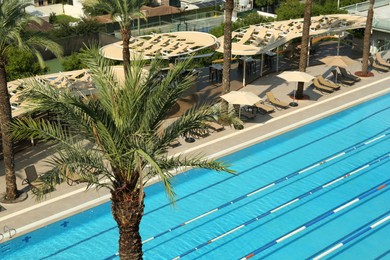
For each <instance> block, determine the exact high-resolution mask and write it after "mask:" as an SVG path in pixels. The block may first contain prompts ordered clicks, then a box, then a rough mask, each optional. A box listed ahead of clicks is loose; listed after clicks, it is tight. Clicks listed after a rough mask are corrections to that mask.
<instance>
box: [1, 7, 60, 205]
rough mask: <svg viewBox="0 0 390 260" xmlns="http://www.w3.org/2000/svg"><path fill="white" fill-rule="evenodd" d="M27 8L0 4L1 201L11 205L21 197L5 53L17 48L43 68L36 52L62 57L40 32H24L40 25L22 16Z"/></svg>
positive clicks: (34, 20) (36, 20) (36, 19)
mask: <svg viewBox="0 0 390 260" xmlns="http://www.w3.org/2000/svg"><path fill="white" fill-rule="evenodd" d="M30 5H31V1H28V0H3V1H0V24H1V29H0V128H1V137H2V147H3V155H4V169H5V178H6V193H5V197H4V198H1V199H2V200H3V201H5V202H7V201H8V202H12V201H14V200H15V199H17V197H18V196H19V195H20V193H19V191H18V189H17V185H16V176H15V160H14V151H13V145H12V138H11V136H10V134H9V123H10V122H11V119H12V113H11V105H10V96H9V93H8V88H7V73H6V66H7V54H6V53H7V50H8V49H9V48H10V47H17V48H21V49H24V50H27V51H29V52H32V53H34V54H35V55H36V56H37V57H38V60H39V61H40V63H41V65H42V66H43V65H44V62H43V59H42V56H41V54H40V53H39V52H38V50H37V49H36V48H41V49H45V48H46V49H48V50H51V51H52V52H54V53H55V54H56V55H60V54H61V53H62V51H61V48H60V47H59V45H58V44H56V43H55V42H53V41H51V40H49V39H47V38H46V37H44V36H42V35H41V34H40V33H39V32H35V33H32V32H27V31H24V29H25V27H26V26H27V25H28V24H29V23H31V22H36V23H40V21H41V20H39V19H38V18H36V17H33V16H31V15H29V14H27V13H26V12H25V8H26V7H28V6H30Z"/></svg>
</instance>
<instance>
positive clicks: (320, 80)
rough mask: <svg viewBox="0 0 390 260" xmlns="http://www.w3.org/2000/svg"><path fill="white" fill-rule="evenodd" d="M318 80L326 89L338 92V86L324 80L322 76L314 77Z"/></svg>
mask: <svg viewBox="0 0 390 260" xmlns="http://www.w3.org/2000/svg"><path fill="white" fill-rule="evenodd" d="M316 78H317V79H318V82H320V84H321V85H323V86H326V87H328V88H332V89H333V90H339V89H340V85H339V84H337V83H334V82H332V81H330V80H326V79H325V78H324V77H323V76H322V75H319V76H317V77H316Z"/></svg>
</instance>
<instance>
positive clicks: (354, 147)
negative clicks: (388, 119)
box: [142, 129, 390, 244]
mask: <svg viewBox="0 0 390 260" xmlns="http://www.w3.org/2000/svg"><path fill="white" fill-rule="evenodd" d="M387 130H388V129H386V130H384V131H382V132H379V133H378V134H376V135H375V137H370V138H367V139H365V140H363V141H361V142H359V143H356V144H354V145H352V146H350V147H348V148H346V149H344V150H343V151H341V152H336V153H334V154H332V155H330V156H329V157H327V158H326V159H321V160H319V161H317V162H315V163H313V164H312V165H310V166H308V167H305V168H303V169H300V170H298V171H296V172H293V173H291V174H289V175H286V176H284V177H282V178H280V179H278V180H276V181H274V182H271V183H268V184H266V185H264V186H262V187H260V188H257V189H255V190H252V191H250V192H248V193H247V194H245V195H242V196H240V197H238V198H235V199H234V200H231V201H229V202H227V203H224V204H222V205H220V206H218V207H216V208H214V209H211V210H209V211H207V212H205V213H203V214H201V215H198V216H196V217H194V218H192V219H190V220H187V221H185V222H182V223H180V224H179V225H177V226H175V227H172V228H170V229H167V230H165V231H163V232H161V233H159V234H157V235H155V236H153V237H149V238H147V239H145V240H143V241H142V244H145V243H148V242H150V241H152V240H154V239H156V238H158V237H161V236H163V235H165V234H167V233H169V232H172V231H174V230H176V229H178V228H180V227H183V226H185V225H187V224H189V223H191V222H194V221H196V220H199V219H201V218H204V217H206V216H208V215H210V214H212V213H214V212H216V211H218V210H220V209H223V208H225V207H228V206H230V205H232V204H234V203H236V202H238V201H240V200H243V199H246V198H248V197H250V196H252V195H255V194H257V193H259V192H261V191H264V190H266V189H268V188H271V187H273V186H275V185H277V184H279V183H282V182H284V181H286V180H288V179H291V178H293V177H295V176H298V175H300V174H302V173H305V172H307V171H309V170H311V169H314V168H316V167H318V166H320V165H322V164H324V163H327V162H330V161H332V160H334V159H336V158H339V157H341V156H343V155H346V154H348V153H349V152H352V151H355V150H357V149H359V148H361V147H363V146H365V145H368V144H371V143H373V142H375V141H378V140H381V139H382V138H384V137H386V136H389V135H390V132H387V133H384V132H385V131H387Z"/></svg>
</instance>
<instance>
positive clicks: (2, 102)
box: [0, 59, 19, 201]
mask: <svg viewBox="0 0 390 260" xmlns="http://www.w3.org/2000/svg"><path fill="white" fill-rule="evenodd" d="M11 119H12V114H11V104H10V100H9V93H8V88H7V74H6V71H5V62H4V60H1V59H0V129H1V139H2V146H3V162H4V169H5V182H6V194H5V198H4V200H6V201H13V200H15V199H16V198H17V197H18V195H19V193H18V189H17V186H16V175H15V158H14V149H13V144H12V137H11V134H10V132H9V124H10V122H11Z"/></svg>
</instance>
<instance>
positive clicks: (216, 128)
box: [206, 122, 225, 132]
mask: <svg viewBox="0 0 390 260" xmlns="http://www.w3.org/2000/svg"><path fill="white" fill-rule="evenodd" d="M206 126H207V127H208V128H210V129H211V130H213V131H217V132H219V131H222V130H223V129H225V127H224V126H223V125H220V124H218V123H217V122H206Z"/></svg>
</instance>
